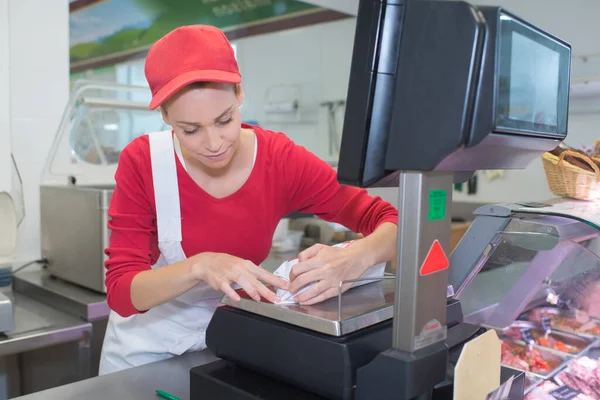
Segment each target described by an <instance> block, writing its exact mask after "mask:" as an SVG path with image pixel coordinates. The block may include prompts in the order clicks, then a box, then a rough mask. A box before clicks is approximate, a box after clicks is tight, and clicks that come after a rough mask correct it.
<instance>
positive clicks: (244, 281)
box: [195, 253, 289, 303]
mask: <svg viewBox="0 0 600 400" xmlns="http://www.w3.org/2000/svg"><path fill="white" fill-rule="evenodd" d="M195 257H198V258H200V260H198V262H197V263H196V264H195V265H196V266H197V268H196V269H197V273H198V276H199V278H200V279H201V280H203V281H205V282H206V283H208V284H209V285H210V286H211V287H212V288H213V289H215V290H220V291H222V292H223V293H225V294H226V295H227V296H229V297H230V298H231V299H232V300H234V301H240V296H239V295H238V294H237V293H236V291H235V290H233V288H232V287H231V285H232V284H234V283H237V284H238V285H240V286H241V287H242V289H244V290H245V291H246V293H248V295H249V296H250V297H252V298H253V299H255V300H256V301H260V299H261V297H262V298H264V299H266V300H268V301H270V302H272V303H275V302H277V301H279V299H278V298H277V295H276V294H275V293H273V292H272V291H271V290H269V289H268V288H267V287H266V286H265V285H264V284H263V283H262V282H266V283H267V284H270V285H273V286H275V287H277V288H280V289H287V288H288V286H289V282H287V281H285V280H283V279H281V278H279V277H276V276H275V275H273V274H271V273H269V272H267V271H265V270H264V269H262V268H260V267H258V266H256V265H254V263H252V262H251V261H248V260H243V259H241V258H238V257H235V256H231V255H229V254H224V253H202V254H198V255H197V256H195ZM261 281H262V282H261Z"/></svg>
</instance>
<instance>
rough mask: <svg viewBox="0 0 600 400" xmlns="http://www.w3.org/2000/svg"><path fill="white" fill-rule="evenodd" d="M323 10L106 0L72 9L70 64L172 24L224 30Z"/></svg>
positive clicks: (264, 0)
mask: <svg viewBox="0 0 600 400" xmlns="http://www.w3.org/2000/svg"><path fill="white" fill-rule="evenodd" d="M320 10H322V9H321V8H319V7H316V6H314V5H311V4H307V3H304V2H302V1H298V0H104V1H99V2H96V3H93V5H91V6H89V7H87V8H83V9H80V10H77V11H75V12H72V13H71V15H70V61H71V66H74V65H82V64H87V63H91V62H94V61H96V60H102V59H106V58H110V57H114V56H118V55H126V54H128V53H135V52H138V51H141V50H143V49H145V48H148V47H149V46H150V45H152V43H154V42H155V41H156V40H157V39H159V38H160V37H162V36H163V35H165V34H166V33H168V32H169V31H171V30H172V29H174V28H177V27H179V26H182V25H190V24H210V25H215V26H217V27H219V28H221V29H222V30H224V31H228V30H232V29H239V28H243V27H245V26H249V25H253V24H259V23H263V22H266V21H269V20H274V19H282V18H290V17H292V16H296V15H299V14H301V13H310V12H317V11H320Z"/></svg>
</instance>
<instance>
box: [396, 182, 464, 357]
mask: <svg viewBox="0 0 600 400" xmlns="http://www.w3.org/2000/svg"><path fill="white" fill-rule="evenodd" d="M452 186H453V174H452V173H439V172H401V173H400V183H399V193H398V201H399V203H398V214H399V216H398V222H399V223H398V251H397V259H396V260H397V263H396V298H395V303H394V304H395V305H394V321H393V347H394V348H395V349H397V350H401V351H404V352H408V353H413V352H415V351H417V350H419V349H422V348H425V347H428V346H430V345H432V344H435V343H438V342H441V341H444V340H445V339H446V332H447V331H446V300H447V296H446V295H447V288H448V268H447V267H448V265H447V263H444V261H443V260H444V258H446V259H447V257H448V255H447V254H448V253H447V252H448V249H449V245H450V228H451V209H450V206H451V204H452ZM436 241H437V242H438V243H439V245H441V248H442V249H443V250H444V252H443V253H442V254H441V256H440V253H439V252H437V251H436V249H438V250H439V247H438V245H437V244H436ZM430 252H431V253H435V254H433V255H432V256H431V257H430V258H429V262H430V263H428V264H427V267H431V268H433V269H434V270H437V271H436V272H433V273H430V274H423V273H422V272H425V271H422V267H423V266H424V262H425V260H426V258H427V257H428V254H430ZM444 253H445V255H444Z"/></svg>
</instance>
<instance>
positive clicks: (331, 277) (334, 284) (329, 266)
mask: <svg viewBox="0 0 600 400" xmlns="http://www.w3.org/2000/svg"><path fill="white" fill-rule="evenodd" d="M360 248H361V246H357V243H356V242H355V243H353V244H351V245H349V246H347V247H331V246H325V245H322V244H316V245H314V246H312V247H310V248H308V249H306V250H304V251H303V252H301V253H300V254H299V255H298V264H296V265H294V266H293V267H292V270H291V272H290V287H289V291H290V292H291V293H296V292H298V291H299V290H300V289H302V288H303V287H304V286H306V285H308V284H311V283H314V285H313V286H312V287H311V288H309V289H308V290H306V291H305V292H304V293H301V294H299V295H297V296H295V297H294V299H295V301H297V302H298V303H300V304H302V305H311V304H316V303H320V302H322V301H325V300H327V299H329V298H331V297H334V296H337V295H338V287H339V283H340V282H341V281H344V280H348V279H357V278H359V277H360V276H361V275H362V274H363V273H364V272H365V271H366V270H367V269H368V268H369V265H367V264H368V263H367V262H366V258H365V256H364V255H363V254H361V253H363V252H362V251H361V249H360ZM350 286H351V283H347V284H344V285H343V287H342V290H343V291H346V290H348V288H349V287H350Z"/></svg>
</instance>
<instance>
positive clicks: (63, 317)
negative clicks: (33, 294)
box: [0, 292, 92, 356]
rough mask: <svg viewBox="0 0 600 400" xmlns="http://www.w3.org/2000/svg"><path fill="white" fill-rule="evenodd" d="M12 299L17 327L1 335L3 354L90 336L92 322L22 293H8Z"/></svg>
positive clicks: (85, 338)
mask: <svg viewBox="0 0 600 400" xmlns="http://www.w3.org/2000/svg"><path fill="white" fill-rule="evenodd" d="M5 294H6V295H7V296H8V297H9V298H10V299H11V300H12V301H13V306H14V315H15V328H14V329H13V330H11V331H8V332H5V333H4V334H3V335H0V356H6V355H11V354H16V353H22V352H25V351H31V350H35V349H39V348H43V347H47V346H51V345H55V344H60V343H67V342H73V341H79V340H86V341H87V339H88V338H89V336H90V333H91V330H92V324H90V323H89V322H85V321H82V320H80V319H79V318H76V317H74V316H71V315H69V314H66V313H64V312H61V311H58V310H56V309H54V308H52V307H49V306H47V305H45V304H42V303H40V302H38V301H35V300H33V299H30V298H28V297H27V296H24V295H22V294H20V293H15V292H12V293H5Z"/></svg>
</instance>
